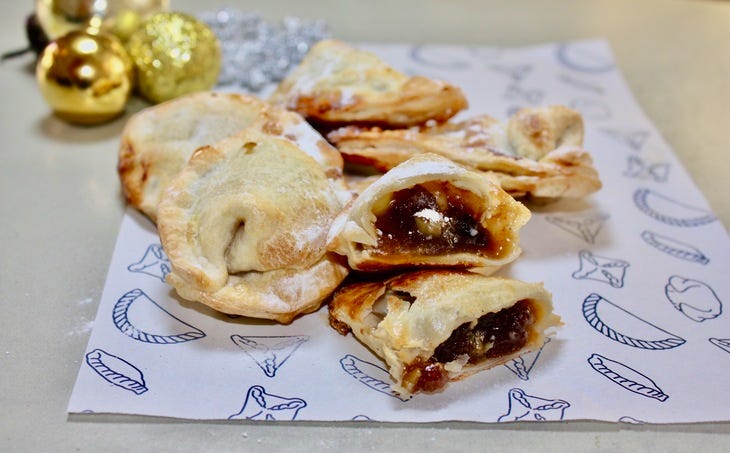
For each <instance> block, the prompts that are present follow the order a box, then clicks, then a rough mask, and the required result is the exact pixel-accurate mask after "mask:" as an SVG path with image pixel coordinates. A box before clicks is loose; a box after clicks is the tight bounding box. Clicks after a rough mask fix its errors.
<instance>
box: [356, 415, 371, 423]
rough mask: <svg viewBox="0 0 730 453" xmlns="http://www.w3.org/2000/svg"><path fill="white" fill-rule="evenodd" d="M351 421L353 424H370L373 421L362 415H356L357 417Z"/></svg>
mask: <svg viewBox="0 0 730 453" xmlns="http://www.w3.org/2000/svg"><path fill="white" fill-rule="evenodd" d="M351 420H352V421H353V422H370V421H373V419H372V418H370V417H368V416H367V415H362V414H359V415H356V416H354V417H352V419H351Z"/></svg>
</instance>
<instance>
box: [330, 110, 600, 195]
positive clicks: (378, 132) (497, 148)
mask: <svg viewBox="0 0 730 453" xmlns="http://www.w3.org/2000/svg"><path fill="white" fill-rule="evenodd" d="M328 139H329V140H330V142H332V143H334V144H335V146H337V148H338V149H339V150H340V152H341V153H342V155H343V157H344V158H345V161H346V162H348V163H350V164H353V165H361V166H371V167H374V168H375V169H377V170H379V171H387V170H389V169H391V168H393V167H394V166H396V165H398V164H399V163H401V162H403V161H405V160H407V159H409V158H410V157H412V156H414V155H416V154H421V153H436V154H440V155H442V156H445V157H447V158H449V159H451V160H453V161H455V162H458V163H461V164H463V165H466V166H468V167H471V168H474V169H476V170H479V171H481V172H484V173H486V174H488V175H489V176H490V177H491V178H492V179H493V180H495V181H497V182H498V183H499V184H500V185H501V187H502V188H503V189H504V190H506V191H507V192H509V193H510V194H512V195H513V196H518V197H519V196H524V195H531V196H533V197H539V198H558V197H570V198H580V197H584V196H586V195H589V194H591V193H593V192H595V191H597V190H599V189H600V188H601V181H600V179H599V177H598V172H597V171H596V169H595V167H594V166H593V160H592V158H591V156H590V154H589V153H588V152H587V151H585V150H584V149H583V148H582V145H583V121H582V118H581V116H580V114H579V113H578V112H576V111H574V110H571V109H569V108H567V107H564V106H559V105H556V106H547V107H540V108H528V109H523V110H520V111H518V112H517V113H516V114H515V115H513V116H512V117H510V118H509V119H508V120H507V121H505V122H501V121H499V120H497V119H495V118H492V117H490V116H487V115H481V116H476V117H473V118H470V119H467V120H464V121H460V122H447V123H444V124H441V125H436V126H431V127H429V126H423V127H413V128H408V129H394V130H383V129H381V128H378V127H374V128H363V127H358V126H346V127H343V128H340V129H337V130H334V131H332V132H330V133H329V134H328Z"/></svg>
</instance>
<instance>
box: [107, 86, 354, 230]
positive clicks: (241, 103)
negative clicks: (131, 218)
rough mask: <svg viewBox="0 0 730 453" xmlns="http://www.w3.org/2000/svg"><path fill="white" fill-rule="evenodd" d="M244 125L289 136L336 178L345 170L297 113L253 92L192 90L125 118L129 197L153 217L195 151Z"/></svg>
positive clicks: (124, 178)
mask: <svg viewBox="0 0 730 453" xmlns="http://www.w3.org/2000/svg"><path fill="white" fill-rule="evenodd" d="M246 127H254V128H258V129H261V130H263V131H265V132H267V133H270V134H274V135H279V136H282V137H286V138H288V139H290V140H292V141H294V142H296V143H297V145H298V146H299V147H300V148H302V149H303V150H304V151H306V152H307V153H308V154H310V155H311V156H312V157H313V158H314V159H315V160H316V161H317V162H319V163H320V164H321V165H322V166H323V167H324V168H325V169H326V170H327V171H328V172H329V175H330V176H331V177H332V178H335V177H338V176H339V175H341V174H342V158H341V157H340V155H339V153H338V152H337V150H335V149H334V148H332V146H330V145H329V144H328V143H327V142H326V141H325V140H324V139H323V138H322V136H320V135H319V133H317V132H316V131H315V130H314V129H312V127H311V126H309V124H307V122H306V121H304V119H303V118H302V117H300V116H299V115H298V114H296V113H294V112H289V111H286V110H285V109H281V108H277V107H273V106H271V105H269V104H267V103H265V102H264V101H262V100H259V99H257V98H255V97H253V96H249V95H243V94H233V93H217V92H202V93H194V94H190V95H187V96H183V97H179V98H176V99H173V100H171V101H168V102H165V103H162V104H158V105H156V106H153V107H149V108H147V109H144V110H142V111H140V112H139V113H137V114H135V115H134V116H132V117H131V118H130V119H129V121H128V122H127V124H126V126H125V128H124V131H123V132H122V140H121V145H120V149H119V164H118V171H119V177H120V180H121V182H122V189H123V192H124V194H125V196H126V198H127V201H128V202H129V204H131V205H132V206H134V207H136V208H137V209H139V210H140V211H142V212H143V213H145V214H146V215H147V216H148V217H150V219H152V220H153V221H155V220H156V218H157V205H158V203H159V201H160V197H161V195H162V192H163V191H164V190H165V188H166V187H167V186H168V184H169V183H170V181H171V180H172V178H174V177H175V175H177V173H178V172H179V171H180V170H182V168H183V167H184V166H185V164H186V163H187V161H188V159H189V158H190V156H191V155H192V154H193V151H195V150H196V149H197V148H199V147H201V146H205V145H212V144H214V143H216V142H218V141H220V140H223V139H224V138H226V137H228V136H230V135H233V134H235V133H236V132H238V131H240V130H242V129H244V128H246Z"/></svg>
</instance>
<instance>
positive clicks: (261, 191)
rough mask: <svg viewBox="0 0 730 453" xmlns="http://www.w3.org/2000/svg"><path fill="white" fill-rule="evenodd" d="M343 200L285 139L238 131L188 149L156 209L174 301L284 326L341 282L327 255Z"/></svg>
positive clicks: (336, 265)
mask: <svg viewBox="0 0 730 453" xmlns="http://www.w3.org/2000/svg"><path fill="white" fill-rule="evenodd" d="M341 209H342V198H341V196H340V194H339V193H338V188H337V187H336V185H335V184H333V181H332V180H330V179H329V178H328V177H327V174H326V172H325V170H324V169H323V168H322V166H321V165H320V164H319V163H317V162H316V161H315V160H314V159H313V158H312V157H311V156H309V155H308V154H306V153H305V152H304V151H302V150H301V149H299V148H298V147H297V146H296V145H295V144H294V143H293V142H292V141H290V140H287V139H285V138H281V137H277V136H275V135H269V134H265V133H263V132H261V131H258V130H256V129H245V130H243V131H242V132H240V133H238V134H236V135H234V136H232V137H229V138H228V139H225V140H223V141H221V142H218V143H217V144H215V145H213V146H207V147H203V148H200V149H198V150H197V151H195V153H194V154H193V156H192V157H191V158H190V161H189V162H188V164H187V165H186V166H185V167H184V168H183V169H182V171H181V172H180V173H179V174H178V175H177V176H176V177H175V178H174V179H173V181H172V182H171V183H170V185H169V187H168V188H167V190H166V191H165V193H164V195H163V197H162V200H161V201H160V205H159V212H158V228H159V233H160V239H161V241H162V246H163V248H164V249H165V252H166V253H167V256H168V258H169V259H170V263H171V265H172V270H171V272H170V274H169V275H168V276H167V281H168V282H169V283H170V284H171V285H172V286H174V287H175V289H176V290H177V292H178V294H180V296H181V297H183V298H185V299H188V300H195V301H200V302H203V303H205V304H207V305H209V306H211V307H213V308H215V309H216V310H220V311H223V312H225V313H230V314H239V315H246V316H254V317H262V318H269V319H275V320H278V321H281V322H289V321H291V319H292V318H293V317H294V316H296V315H297V314H299V313H305V312H308V311H312V310H314V309H316V308H317V307H319V305H320V304H321V302H322V300H323V299H324V298H325V297H327V296H328V295H329V294H331V293H332V291H334V289H335V287H336V286H337V285H338V284H339V283H340V282H341V281H342V279H343V278H344V277H345V275H346V274H347V269H346V268H345V266H343V265H341V264H339V263H338V262H336V261H335V260H334V259H332V257H331V256H329V255H328V254H327V251H326V250H325V240H326V236H327V232H328V231H329V229H330V226H331V224H332V221H333V219H334V218H335V216H336V215H337V213H339V212H340V210H341Z"/></svg>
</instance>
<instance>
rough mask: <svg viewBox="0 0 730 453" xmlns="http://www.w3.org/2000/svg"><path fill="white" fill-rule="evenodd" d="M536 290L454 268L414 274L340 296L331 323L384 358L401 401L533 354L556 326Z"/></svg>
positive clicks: (358, 286)
mask: <svg viewBox="0 0 730 453" xmlns="http://www.w3.org/2000/svg"><path fill="white" fill-rule="evenodd" d="M551 300H552V299H551V295H550V293H549V292H548V291H546V290H545V288H544V287H543V286H542V284H539V283H525V282H521V281H518V280H513V279H507V278H500V277H486V276H483V275H480V274H475V273H472V272H464V271H453V270H420V271H415V272H410V273H405V274H401V275H397V276H395V277H391V278H389V279H387V280H384V281H367V282H356V283H352V284H349V285H346V286H344V287H343V288H341V289H340V290H338V291H337V292H336V293H335V295H334V297H333V299H332V301H331V302H330V305H329V313H330V325H331V326H332V327H333V328H335V329H336V330H338V331H339V332H340V333H342V334H347V333H348V332H352V333H353V335H354V336H355V337H356V338H357V339H358V340H360V341H361V342H362V343H364V344H365V345H366V346H368V347H369V348H370V349H371V350H372V351H374V352H375V353H376V354H377V355H378V356H380V358H382V359H383V360H384V361H385V363H386V365H387V367H388V372H389V373H390V376H391V377H392V378H393V380H394V381H395V382H394V384H393V386H392V387H393V389H394V390H396V391H397V392H399V393H401V394H402V395H406V396H407V395H409V394H411V393H416V392H420V391H424V392H433V391H437V390H440V389H442V388H443V387H444V386H445V385H446V384H447V383H448V382H449V381H455V380H459V379H462V378H464V377H466V376H469V375H471V374H474V373H476V372H478V371H481V370H485V369H488V368H492V367H495V366H497V365H501V364H504V363H506V362H508V361H509V360H511V359H513V358H515V357H518V356H520V355H522V354H525V353H526V352H528V351H532V350H536V349H539V348H540V347H541V346H542V345H543V344H544V342H545V338H546V334H548V333H551V332H548V331H549V330H551V328H553V327H556V326H558V325H560V318H559V317H558V316H557V315H555V314H553V312H552V301H551Z"/></svg>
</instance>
